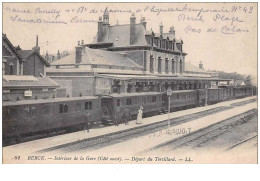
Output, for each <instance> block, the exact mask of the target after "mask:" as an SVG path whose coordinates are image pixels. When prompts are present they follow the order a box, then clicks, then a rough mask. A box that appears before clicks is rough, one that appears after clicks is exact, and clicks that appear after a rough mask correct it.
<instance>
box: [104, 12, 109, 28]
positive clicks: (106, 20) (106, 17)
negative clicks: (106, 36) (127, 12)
mask: <svg viewBox="0 0 260 181" xmlns="http://www.w3.org/2000/svg"><path fill="white" fill-rule="evenodd" d="M103 21H104V24H108V25H109V13H108V12H107V11H105V12H104V15H103Z"/></svg>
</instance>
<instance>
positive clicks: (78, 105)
mask: <svg viewBox="0 0 260 181" xmlns="http://www.w3.org/2000/svg"><path fill="white" fill-rule="evenodd" d="M80 111H81V102H78V103H76V112H80Z"/></svg>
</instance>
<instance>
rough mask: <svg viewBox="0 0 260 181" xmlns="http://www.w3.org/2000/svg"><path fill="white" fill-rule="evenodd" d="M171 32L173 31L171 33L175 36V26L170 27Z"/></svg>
mask: <svg viewBox="0 0 260 181" xmlns="http://www.w3.org/2000/svg"><path fill="white" fill-rule="evenodd" d="M169 33H171V34H173V35H174V36H175V30H174V27H173V26H171V27H170V31H169Z"/></svg>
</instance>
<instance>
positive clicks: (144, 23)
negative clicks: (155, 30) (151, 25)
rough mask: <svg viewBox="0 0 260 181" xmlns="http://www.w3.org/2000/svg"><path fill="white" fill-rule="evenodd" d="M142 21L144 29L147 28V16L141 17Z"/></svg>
mask: <svg viewBox="0 0 260 181" xmlns="http://www.w3.org/2000/svg"><path fill="white" fill-rule="evenodd" d="M141 23H142V25H143V26H144V29H146V24H147V22H146V21H145V17H142V18H141Z"/></svg>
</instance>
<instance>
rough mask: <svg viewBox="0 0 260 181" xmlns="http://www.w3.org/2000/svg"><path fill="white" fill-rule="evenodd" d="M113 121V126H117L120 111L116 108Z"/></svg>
mask: <svg viewBox="0 0 260 181" xmlns="http://www.w3.org/2000/svg"><path fill="white" fill-rule="evenodd" d="M114 119H115V126H118V124H119V122H120V119H121V117H120V110H119V109H118V108H117V109H116V110H115V115H114Z"/></svg>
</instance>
